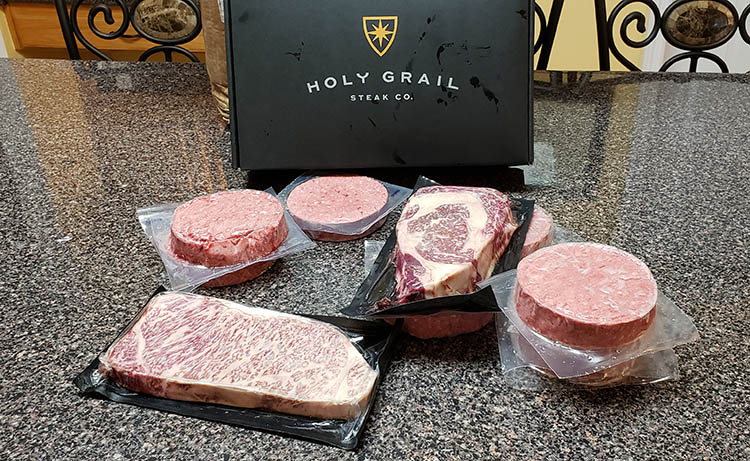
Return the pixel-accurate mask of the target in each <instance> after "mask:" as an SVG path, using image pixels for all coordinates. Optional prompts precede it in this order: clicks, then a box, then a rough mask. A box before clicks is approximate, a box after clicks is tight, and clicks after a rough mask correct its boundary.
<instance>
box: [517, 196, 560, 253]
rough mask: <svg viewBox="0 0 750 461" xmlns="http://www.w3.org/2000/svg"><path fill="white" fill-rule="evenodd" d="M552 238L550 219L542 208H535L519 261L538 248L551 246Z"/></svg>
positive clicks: (553, 233) (553, 234)
mask: <svg viewBox="0 0 750 461" xmlns="http://www.w3.org/2000/svg"><path fill="white" fill-rule="evenodd" d="M554 238H555V232H554V229H553V228H552V218H551V217H550V215H549V214H547V212H546V211H544V209H543V208H542V207H540V206H535V207H534V214H533V215H532V216H531V222H530V223H529V230H528V231H527V232H526V240H524V242H523V250H521V259H523V258H525V257H526V256H528V255H530V254H531V253H533V252H535V251H536V250H538V249H540V248H544V247H547V246H550V245H552V241H553V240H554Z"/></svg>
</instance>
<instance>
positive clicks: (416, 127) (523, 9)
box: [225, 0, 534, 170]
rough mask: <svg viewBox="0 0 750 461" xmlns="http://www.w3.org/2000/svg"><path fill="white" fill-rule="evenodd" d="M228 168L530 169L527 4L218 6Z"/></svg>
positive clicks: (242, 0) (296, 0)
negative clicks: (223, 25)
mask: <svg viewBox="0 0 750 461" xmlns="http://www.w3.org/2000/svg"><path fill="white" fill-rule="evenodd" d="M225 12H226V18H225V22H226V30H227V60H228V68H227V70H228V77H229V87H230V90H229V95H230V107H231V132H232V151H233V152H232V155H233V164H234V166H236V167H240V168H243V169H255V170H264V169H302V168H373V167H391V166H412V167H414V166H420V167H421V166H458V165H475V166H476V165H523V164H529V163H531V162H532V160H533V148H532V145H533V142H532V131H533V115H532V101H531V86H532V81H533V77H532V62H533V61H532V56H533V55H532V48H533V47H532V39H533V32H532V29H533V26H532V25H533V18H534V13H533V7H532V3H531V0H502V1H497V0H493V1H487V0H465V1H460V2H459V1H455V0H373V1H370V2H351V1H344V0H320V1H317V2H310V1H307V0H283V1H273V2H269V1H253V2H251V1H247V0H225Z"/></svg>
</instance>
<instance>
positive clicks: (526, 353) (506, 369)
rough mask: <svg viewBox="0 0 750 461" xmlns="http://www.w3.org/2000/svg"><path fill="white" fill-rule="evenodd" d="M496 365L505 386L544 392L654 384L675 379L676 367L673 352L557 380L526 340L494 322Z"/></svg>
mask: <svg viewBox="0 0 750 461" xmlns="http://www.w3.org/2000/svg"><path fill="white" fill-rule="evenodd" d="M495 325H496V327H497V335H498V344H499V346H500V361H501V363H502V370H503V376H504V378H505V383H506V384H507V385H508V386H510V387H512V388H513V389H516V390H522V391H547V390H561V389H563V388H566V387H577V388H589V389H600V388H610V387H616V386H630V385H642V384H654V383H660V382H664V381H669V380H676V379H679V376H680V373H679V364H678V360H677V355H676V354H675V352H674V350H673V349H671V348H670V349H664V350H661V351H657V352H652V353H647V354H644V355H641V356H638V357H636V358H634V359H631V360H628V361H625V362H622V363H620V364H618V365H615V366H612V367H609V368H605V369H603V370H600V371H598V372H595V373H591V374H588V375H583V376H578V377H574V378H568V379H558V378H557V376H556V375H555V373H554V372H553V371H552V370H551V369H550V368H549V367H548V366H547V364H546V362H545V361H544V359H542V357H541V356H540V355H539V353H538V352H537V351H536V349H534V347H532V346H531V344H529V342H528V341H527V340H526V338H524V337H523V335H521V334H520V333H519V332H518V330H517V329H516V327H515V326H513V324H512V323H511V322H509V321H508V319H507V318H506V317H505V316H503V315H501V314H498V315H497V317H496V319H495Z"/></svg>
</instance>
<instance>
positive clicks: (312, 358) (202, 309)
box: [99, 292, 378, 419]
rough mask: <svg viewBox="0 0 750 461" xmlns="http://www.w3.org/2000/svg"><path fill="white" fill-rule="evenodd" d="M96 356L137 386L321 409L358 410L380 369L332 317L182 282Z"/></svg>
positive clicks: (232, 401) (322, 412)
mask: <svg viewBox="0 0 750 461" xmlns="http://www.w3.org/2000/svg"><path fill="white" fill-rule="evenodd" d="M99 360H100V363H101V365H100V372H101V373H103V374H105V375H107V376H109V377H110V378H111V379H113V380H114V381H115V382H117V383H118V384H120V385H121V386H123V387H125V388H127V389H130V390H132V391H136V392H142V393H146V394H150V395H154V396H158V397H165V398H168V399H173V400H185V401H196V402H211V403H217V404H223V405H230V406H236V407H244V408H264V409H268V410H273V411H277V412H282V413H289V414H295V415H302V416H309V417H314V418H325V419H351V418H353V417H355V416H357V415H358V414H360V413H361V411H362V409H363V408H365V406H366V403H367V400H368V397H369V396H370V393H371V392H372V390H373V386H374V384H375V380H376V378H377V375H378V372H377V371H376V370H373V369H372V368H371V367H370V365H369V364H368V363H367V361H365V359H364V357H363V356H362V353H361V352H360V351H359V350H358V349H357V348H356V347H355V346H354V345H353V344H352V343H351V342H350V340H349V338H348V337H347V336H346V335H345V334H344V333H343V332H342V331H341V330H339V329H338V328H335V327H333V326H332V325H330V324H327V323H324V322H320V321H316V320H312V319H308V318H304V317H299V316H295V315H289V314H283V313H280V312H275V311H270V310H266V309H258V308H250V307H247V306H243V305H240V304H236V303H233V302H230V301H224V300H221V299H216V298H209V297H205V296H198V295H192V294H184V293H176V292H167V293H163V294H160V295H157V296H155V297H154V298H153V299H152V300H151V301H150V302H149V304H148V306H147V307H146V309H145V310H144V312H143V314H142V315H141V316H140V317H139V318H138V319H137V321H136V322H135V323H134V324H133V325H132V327H130V328H129V330H128V331H126V332H125V333H124V334H123V336H122V337H121V338H120V339H118V340H117V341H115V343H113V344H112V345H111V346H110V347H109V349H108V350H107V351H106V352H105V353H104V354H103V355H102V356H101V357H100V359H99Z"/></svg>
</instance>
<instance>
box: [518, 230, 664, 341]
mask: <svg viewBox="0 0 750 461" xmlns="http://www.w3.org/2000/svg"><path fill="white" fill-rule="evenodd" d="M514 297H515V303H516V310H517V312H518V315H519V317H520V318H521V319H522V320H523V321H524V322H525V323H526V324H528V325H529V326H530V327H531V328H533V329H534V330H536V331H538V332H539V333H541V334H543V335H544V336H546V337H548V338H550V339H553V340H556V341H560V342H562V343H565V344H568V345H571V346H575V347H579V348H603V347H616V346H619V345H622V344H625V343H628V342H630V341H632V340H634V339H636V338H637V337H638V336H640V335H641V334H642V333H643V332H644V331H646V330H647V329H648V327H649V325H650V324H651V322H652V321H653V319H654V316H655V314H656V309H655V306H656V297H657V289H656V282H655V281H654V277H653V276H652V275H651V271H650V270H649V269H648V267H647V266H646V265H645V264H644V263H643V262H642V261H641V260H639V259H638V258H636V257H635V256H633V255H631V254H629V253H626V252H625V251H622V250H619V249H617V248H614V247H611V246H607V245H600V244H596V243H563V244H560V245H554V246H550V247H547V248H543V249H541V250H538V251H536V252H535V253H533V254H531V255H529V256H528V257H526V258H524V259H523V260H521V262H520V263H519V264H518V272H517V285H516V290H515V294H514Z"/></svg>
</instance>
